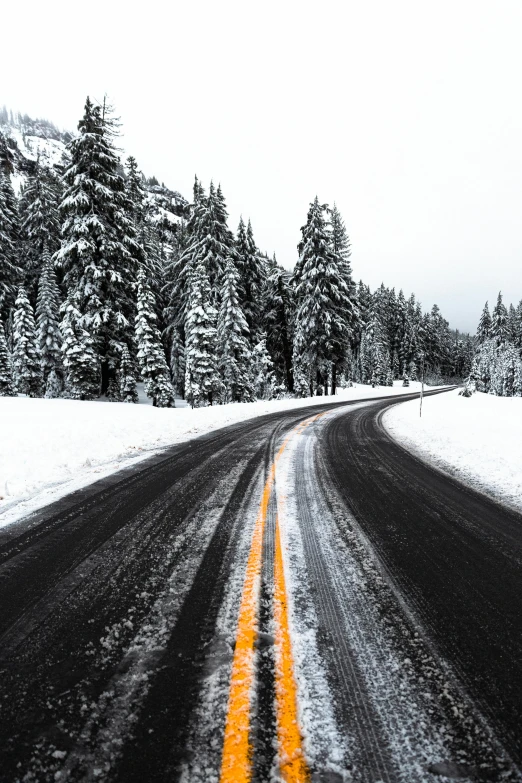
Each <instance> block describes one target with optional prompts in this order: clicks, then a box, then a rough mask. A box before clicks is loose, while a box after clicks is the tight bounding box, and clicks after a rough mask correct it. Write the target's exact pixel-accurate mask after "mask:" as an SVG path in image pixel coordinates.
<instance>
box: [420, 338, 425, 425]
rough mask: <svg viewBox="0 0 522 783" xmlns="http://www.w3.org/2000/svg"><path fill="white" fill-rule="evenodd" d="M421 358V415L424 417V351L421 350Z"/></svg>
mask: <svg viewBox="0 0 522 783" xmlns="http://www.w3.org/2000/svg"><path fill="white" fill-rule="evenodd" d="M420 360H421V393H420V409H419V416H420V417H422V398H423V397H424V351H421V354H420Z"/></svg>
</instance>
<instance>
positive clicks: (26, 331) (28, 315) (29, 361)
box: [13, 288, 42, 397]
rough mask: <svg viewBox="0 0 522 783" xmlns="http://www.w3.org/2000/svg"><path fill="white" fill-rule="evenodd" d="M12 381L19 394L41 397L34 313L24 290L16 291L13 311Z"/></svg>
mask: <svg viewBox="0 0 522 783" xmlns="http://www.w3.org/2000/svg"><path fill="white" fill-rule="evenodd" d="M13 379H14V383H15V387H16V390H17V391H18V393H19V394H27V395H28V396H29V397H40V396H41V394H42V370H41V367H40V353H39V351H38V345H37V341H36V328H35V322H34V313H33V308H32V307H31V303H30V302H29V299H28V297H27V293H26V291H25V289H24V288H20V289H19V290H18V296H17V297H16V304H15V311H14V321H13Z"/></svg>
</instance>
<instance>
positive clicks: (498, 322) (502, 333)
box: [491, 291, 508, 346]
mask: <svg viewBox="0 0 522 783" xmlns="http://www.w3.org/2000/svg"><path fill="white" fill-rule="evenodd" d="M507 326H508V325H507V310H506V307H505V305H504V303H503V302H502V293H501V292H500V291H499V293H498V297H497V303H496V305H495V307H494V309H493V313H492V315H491V336H492V337H494V338H495V341H496V343H497V345H498V346H501V345H505V343H506V342H507V339H508V329H507Z"/></svg>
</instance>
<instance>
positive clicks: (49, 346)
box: [36, 245, 62, 383]
mask: <svg viewBox="0 0 522 783" xmlns="http://www.w3.org/2000/svg"><path fill="white" fill-rule="evenodd" d="M36 325H37V334H38V347H39V351H40V363H41V368H42V374H43V380H44V383H47V377H48V375H49V373H50V372H51V371H52V370H54V371H55V372H56V373H57V375H58V376H59V375H61V372H62V352H61V346H62V335H61V333H60V290H59V288H58V282H57V280H56V274H55V271H54V266H53V262H52V259H51V256H50V254H49V250H48V248H47V245H45V246H44V251H43V268H42V273H41V277H40V282H39V286H38V299H37V302H36Z"/></svg>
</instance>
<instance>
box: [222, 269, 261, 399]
mask: <svg viewBox="0 0 522 783" xmlns="http://www.w3.org/2000/svg"><path fill="white" fill-rule="evenodd" d="M238 282H239V275H238V273H237V271H236V268H235V265H234V262H233V260H232V258H231V257H230V256H229V257H228V258H227V260H226V264H225V269H224V272H223V284H222V289H221V305H220V308H219V314H218V320H217V348H218V355H219V369H220V372H221V379H222V381H223V395H224V402H252V401H253V399H254V391H253V387H252V381H251V378H250V362H251V358H252V357H251V353H250V348H249V330H248V325H247V322H246V318H245V316H244V313H243V311H242V309H241V307H240V304H239V297H238V292H237V289H238Z"/></svg>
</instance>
